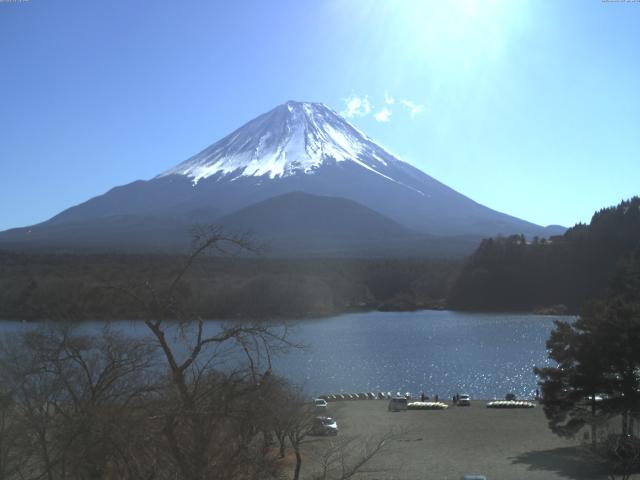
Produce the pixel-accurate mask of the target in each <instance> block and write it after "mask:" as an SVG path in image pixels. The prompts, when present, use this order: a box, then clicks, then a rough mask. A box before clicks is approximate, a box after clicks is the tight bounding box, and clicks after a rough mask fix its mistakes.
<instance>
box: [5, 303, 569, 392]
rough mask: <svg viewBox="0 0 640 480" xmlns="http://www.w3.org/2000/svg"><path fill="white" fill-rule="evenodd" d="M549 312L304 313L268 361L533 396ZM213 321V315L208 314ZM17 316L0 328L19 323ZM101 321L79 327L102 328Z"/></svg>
mask: <svg viewBox="0 0 640 480" xmlns="http://www.w3.org/2000/svg"><path fill="white" fill-rule="evenodd" d="M555 318H559V319H564V320H572V319H573V318H574V317H561V316H553V317H551V316H541V315H531V314H503V313H462V312H452V311H435V310H423V311H418V312H367V313H355V314H347V315H339V316H336V317H330V318H322V319H314V320H302V321H299V322H295V324H293V331H292V336H293V338H294V339H295V340H296V341H297V342H300V343H304V344H305V345H307V346H308V348H307V349H305V350H302V351H293V352H292V353H289V354H287V355H286V356H282V357H278V358H276V359H275V361H274V371H275V373H279V374H281V375H284V376H286V377H288V378H289V379H291V380H292V381H293V382H295V383H297V384H298V385H300V386H301V387H302V388H304V390H305V391H306V392H307V393H308V394H310V395H319V394H323V393H324V394H329V393H359V392H379V391H385V392H387V391H392V392H407V391H408V392H412V393H414V394H418V395H419V394H420V393H421V392H425V393H426V394H427V395H429V396H433V395H435V394H438V395H439V396H440V397H441V398H449V397H451V396H452V395H453V394H454V393H456V392H457V393H467V394H470V395H471V396H472V397H475V398H483V399H489V398H495V397H503V396H504V395H505V393H509V392H510V393H515V394H516V395H518V396H520V397H526V396H532V395H533V393H534V392H535V390H536V377H535V375H534V374H533V371H532V370H533V367H534V366H546V365H551V364H552V363H551V362H550V361H549V360H548V358H547V352H546V348H545V341H546V340H547V338H548V336H549V332H550V331H551V330H552V328H553V320H554V319H555ZM208 323H209V326H210V327H212V328H215V326H216V325H218V323H219V322H215V321H211V322H208ZM113 324H115V325H117V326H118V327H119V328H122V329H123V330H125V331H127V332H128V333H131V334H133V335H141V334H146V331H145V329H144V326H143V325H142V324H140V323H135V322H113ZM25 325H27V326H28V325H33V324H23V323H19V322H3V323H0V331H2V332H10V331H16V330H21V329H24V328H28V327H25ZM103 325H104V324H103V323H102V322H89V323H87V324H86V325H85V326H84V327H83V328H87V329H89V330H92V329H95V330H98V329H100V328H101V327H102V326H103Z"/></svg>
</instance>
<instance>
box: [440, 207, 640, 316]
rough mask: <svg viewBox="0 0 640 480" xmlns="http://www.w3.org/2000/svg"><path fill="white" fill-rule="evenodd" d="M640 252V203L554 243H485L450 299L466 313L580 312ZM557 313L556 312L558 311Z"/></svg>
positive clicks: (516, 239) (604, 213)
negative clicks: (624, 262) (622, 264)
mask: <svg viewBox="0 0 640 480" xmlns="http://www.w3.org/2000/svg"><path fill="white" fill-rule="evenodd" d="M638 247H640V197H633V198H632V199H630V200H627V201H623V202H621V203H620V204H619V205H617V206H614V207H609V208H605V209H602V210H600V211H598V212H596V213H595V214H594V215H593V217H592V219H591V222H590V223H589V225H584V224H578V225H576V226H574V227H573V228H570V229H569V230H567V232H566V233H565V234H564V235H562V236H555V237H551V239H550V240H544V239H543V240H540V239H537V238H534V239H533V241H526V240H525V238H524V237H522V236H519V235H515V236H509V237H497V238H490V239H485V240H483V241H482V243H481V244H480V246H479V247H478V249H477V250H476V252H475V253H474V254H473V255H472V256H471V257H470V258H469V259H468V260H467V262H466V263H465V265H464V267H463V269H462V271H461V274H460V276H459V278H458V279H457V281H456V282H455V283H454V286H453V288H452V291H451V293H450V295H449V306H451V307H452V308H457V309H465V310H536V309H543V310H544V309H545V308H547V307H552V306H560V307H559V310H563V308H562V306H564V307H566V309H567V310H568V311H570V312H577V311H579V309H580V307H581V306H582V304H583V302H584V301H585V300H586V299H590V298H594V297H598V296H600V295H602V294H603V293H604V291H605V289H606V288H607V285H608V284H609V282H610V281H611V278H612V275H613V274H614V272H615V270H616V267H617V265H618V263H619V262H620V261H621V260H622V259H623V258H624V256H625V255H628V254H630V253H631V252H632V251H634V250H635V249H637V248H638ZM556 310H557V309H556Z"/></svg>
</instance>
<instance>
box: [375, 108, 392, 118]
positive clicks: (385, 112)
mask: <svg viewBox="0 0 640 480" xmlns="http://www.w3.org/2000/svg"><path fill="white" fill-rule="evenodd" d="M373 118H375V119H376V121H377V122H388V121H389V120H391V110H389V109H388V108H387V107H382V109H381V110H380V111H379V112H377V113H376V114H375V115H374V116H373Z"/></svg>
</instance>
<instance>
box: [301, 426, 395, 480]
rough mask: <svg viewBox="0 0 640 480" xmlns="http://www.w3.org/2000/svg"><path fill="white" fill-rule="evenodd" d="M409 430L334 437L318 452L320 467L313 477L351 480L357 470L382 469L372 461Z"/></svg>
mask: <svg viewBox="0 0 640 480" xmlns="http://www.w3.org/2000/svg"><path fill="white" fill-rule="evenodd" d="M405 434H406V432H403V431H399V430H398V431H389V432H387V433H385V434H384V435H381V436H378V437H375V438H369V439H365V440H363V439H362V438H360V437H341V438H336V439H334V440H331V441H330V442H329V443H328V444H326V445H324V446H323V448H322V449H320V451H319V454H318V459H317V461H318V463H319V465H320V468H319V471H318V472H317V473H315V474H313V475H312V476H311V477H310V478H311V479H312V480H347V479H349V478H352V477H354V476H355V475H356V474H363V473H377V474H379V473H382V472H384V471H385V469H384V468H382V467H380V466H375V467H371V461H372V460H373V459H374V458H375V457H378V456H380V455H381V454H384V453H385V452H386V451H387V450H388V449H389V447H390V446H391V445H393V443H394V442H396V441H397V440H399V439H400V438H402V437H403V436H404V435H405Z"/></svg>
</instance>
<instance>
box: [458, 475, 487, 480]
mask: <svg viewBox="0 0 640 480" xmlns="http://www.w3.org/2000/svg"><path fill="white" fill-rule="evenodd" d="M462 480H487V477H485V476H484V475H464V476H463V477H462Z"/></svg>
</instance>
